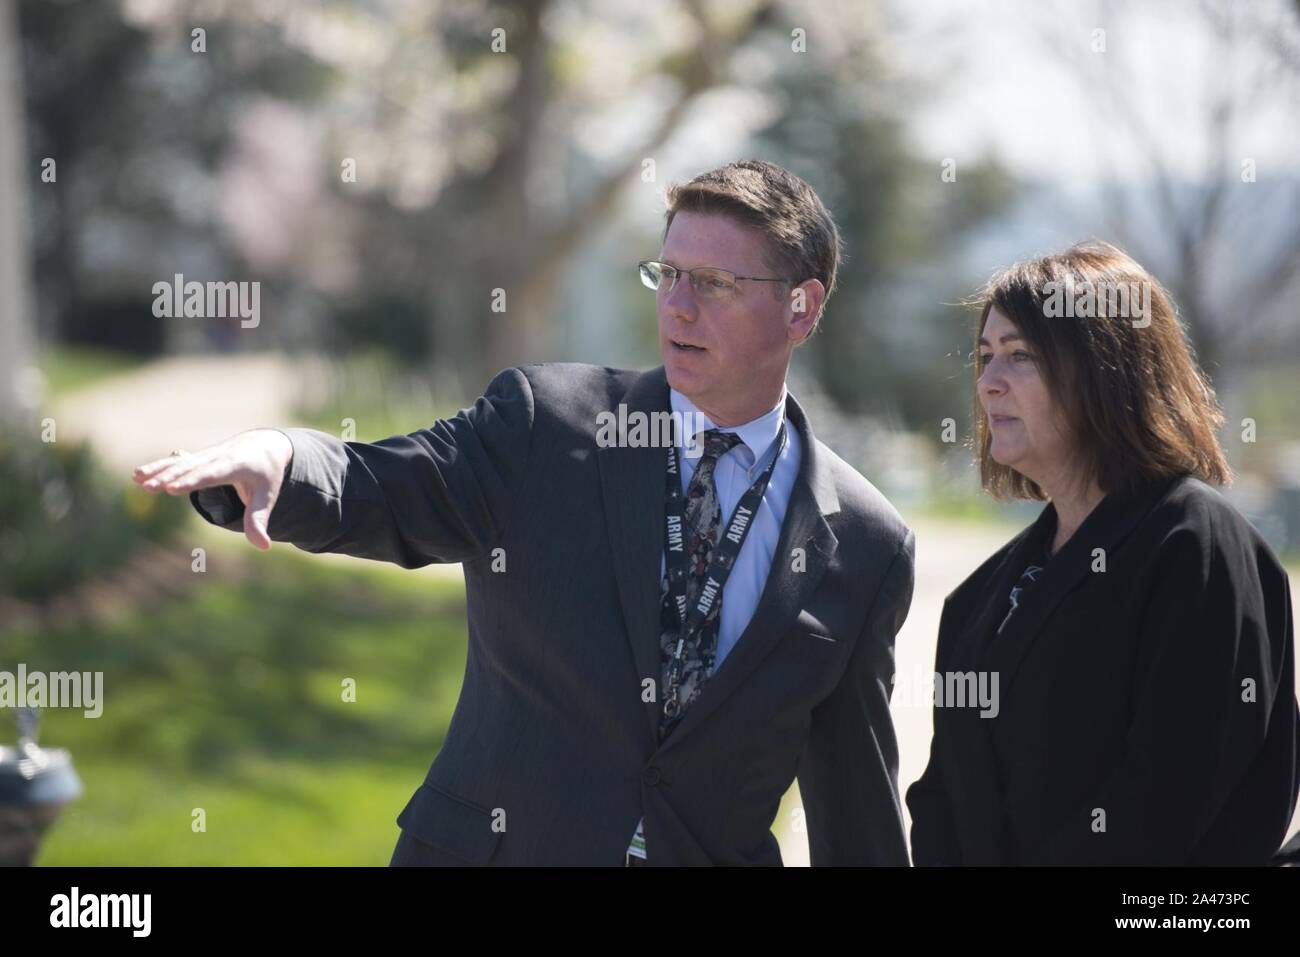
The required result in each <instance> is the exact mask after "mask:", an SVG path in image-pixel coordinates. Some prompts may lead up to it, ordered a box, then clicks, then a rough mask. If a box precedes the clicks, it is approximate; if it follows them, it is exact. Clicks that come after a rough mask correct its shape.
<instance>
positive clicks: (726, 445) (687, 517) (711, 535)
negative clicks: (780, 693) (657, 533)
mask: <svg viewBox="0 0 1300 957" xmlns="http://www.w3.org/2000/svg"><path fill="white" fill-rule="evenodd" d="M739 443H740V436H738V435H737V434H736V433H734V432H722V431H719V430H718V429H709V430H708V431H707V432H705V433H704V454H703V455H701V456H700V460H699V462H698V463H697V464H696V466H695V474H694V475H692V476H691V484H690V485H689V486H688V487H687V489H686V502H685V505H684V507H683V509H682V519H683V523H684V525H685V529H684V534H685V536H686V569H687V580H686V607H687V608H690V607H691V606H692V605H693V604H694V603H695V598H696V596H697V595H698V594H699V592H700V587H701V586H702V585H703V584H704V578H705V573H706V572H707V571H708V568H709V558H710V557H711V556H712V554H713V549H714V547H715V546H716V545H717V543H718V538H719V536H720V534H721V528H722V506H721V505H719V504H718V489H717V486H716V484H715V483H714V481H713V470H714V469H715V468H716V467H717V464H718V459H720V458H721V457H722V456H724V455H726V454H727V453H728V452H729V451H731V450H732V449H733V448H735V447H736V446H737V445H738V444H739ZM662 589H663V599H662V601H661V603H660V615H659V618H660V626H661V629H662V630H661V632H660V638H659V650H660V658H661V660H662V663H663V685H662V686H661V687H663V688H664V689H667V686H668V669H669V665H670V663H671V662H672V659H673V655H674V653H675V652H676V651H677V642H678V639H679V637H680V632H681V618H680V617H679V616H678V614H677V609H676V607H675V606H674V604H673V601H672V598H671V597H670V596H669V594H668V577H667V575H665V576H664V579H663V582H662ZM721 608H722V597H721V596H719V597H718V600H717V601H715V602H714V603H713V607H711V608H710V609H709V613H708V616H707V617H706V618H705V619H704V621H703V623H702V624H701V625H700V628H699V629H698V630H697V631H696V633H695V637H694V638H693V639H692V640H690V641H687V642H686V646H685V647H684V648H683V649H682V661H683V665H684V667H683V669H682V680H681V685H680V686H679V689H678V692H677V697H678V702H679V708H678V711H677V714H676V715H675V716H674V717H672V718H669V717H668V716H667V715H665V714H661V716H660V725H659V737H660V739H661V740H662V739H663V738H666V737H667V736H668V733H669V732H670V731H671V730H672V729H673V728H675V727H676V726H677V722H678V721H680V720H681V718H682V715H683V714H685V713H686V709H687V708H688V707H689V706H690V704H691V702H692V701H694V700H695V698H696V696H697V695H698V694H699V693H700V689H701V688H702V687H703V686H704V682H705V680H706V679H708V677H709V676H710V675H711V674H712V673H713V661H714V658H715V656H716V655H717V651H718V613H719V611H720V610H721Z"/></svg>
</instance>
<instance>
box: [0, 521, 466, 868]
mask: <svg viewBox="0 0 1300 957" xmlns="http://www.w3.org/2000/svg"><path fill="white" fill-rule="evenodd" d="M196 534H197V533H196ZM218 534H222V535H224V533H212V536H210V537H213V539H214V540H213V541H212V542H211V543H210V544H209V542H208V541H207V539H206V538H205V539H203V542H204V544H205V545H208V547H209V554H208V564H209V568H210V569H213V570H216V569H218V568H219V567H220V566H221V565H222V563H226V562H231V561H240V562H244V563H247V566H248V567H250V568H251V569H253V573H252V574H251V575H248V576H246V577H244V578H242V579H241V578H240V577H239V576H226V575H218V574H213V575H212V578H211V581H210V582H205V583H204V584H202V585H199V586H198V587H196V588H194V589H193V590H192V591H191V592H190V593H189V594H188V595H187V596H186V597H184V598H182V599H178V600H174V601H171V602H168V603H165V604H162V605H159V606H157V607H150V608H145V609H141V610H139V611H136V612H131V613H129V614H128V615H127V616H125V617H123V618H122V619H120V620H118V621H116V622H114V623H112V624H103V625H98V626H96V627H93V628H90V629H81V630H69V631H67V632H63V633H54V634H47V635H44V636H37V635H33V634H15V633H13V632H10V633H7V634H2V635H0V647H3V648H4V655H3V658H4V660H5V664H4V665H3V667H5V668H10V669H12V668H13V667H15V666H16V663H17V662H19V661H21V662H25V663H26V665H27V668H28V670H29V671H33V670H42V671H57V670H79V671H103V672H104V688H103V714H102V715H101V716H100V717H99V718H95V719H89V718H86V717H84V716H83V715H82V712H80V711H72V710H67V709H62V710H54V709H51V710H47V711H45V712H44V717H43V723H42V726H41V742H42V743H43V744H46V745H48V746H51V747H66V748H69V749H70V750H71V752H72V755H73V760H74V762H75V765H76V768H77V770H78V773H79V774H80V776H81V779H82V783H83V785H84V786H85V793H84V794H83V796H82V797H81V798H80V799H79V800H78V801H77V802H75V803H74V804H73V805H71V806H70V807H69V808H68V809H67V810H66V811H65V812H64V816H63V817H62V818H61V819H60V820H59V822H58V823H57V824H56V825H55V827H54V828H53V830H52V831H51V832H50V834H49V836H48V838H47V840H46V842H45V844H44V846H43V848H42V852H41V855H40V857H39V859H38V863H40V864H48V865H83V864H91V865H99V864H125V865H179V864H211V865H226V864H311V865H320V864H362V865H367V864H371V865H384V864H387V863H388V859H389V856H390V854H391V852H392V847H393V843H394V842H395V841H396V839H397V833H398V831H397V826H396V823H395V820H394V819H395V818H396V816H397V814H398V813H399V812H400V811H401V809H402V808H403V806H404V805H405V804H406V801H407V800H408V799H409V798H410V796H411V794H412V792H413V791H414V790H415V789H416V787H418V786H419V784H420V783H421V781H422V780H423V776H424V773H425V771H426V770H427V768H428V765H429V763H430V762H431V761H432V759H433V757H434V755H435V754H436V753H437V749H438V747H439V746H440V744H441V741H442V738H443V735H444V733H445V730H446V727H447V724H448V722H449V720H450V718H451V713H452V710H453V709H454V707H455V703H456V699H457V696H458V694H459V691H460V685H461V680H462V677H463V674H464V667H465V644H466V629H465V621H464V589H463V586H462V585H461V584H460V582H459V580H458V579H448V580H442V579H438V578H433V577H430V576H426V575H420V574H415V573H411V572H404V571H403V570H401V569H398V568H395V567H391V566H383V565H380V564H377V563H375V564H372V563H355V567H354V566H353V564H352V563H348V564H343V565H341V564H337V563H334V562H329V561H326V560H322V559H319V558H314V557H313V556H309V555H306V554H303V553H301V552H298V551H297V550H296V549H293V548H292V547H290V546H283V545H280V546H277V547H276V548H275V550H273V551H272V552H271V553H269V554H258V553H255V552H252V551H251V550H247V552H245V551H243V550H242V546H237V545H235V544H234V543H236V542H237V541H238V540H237V539H236V538H235V537H234V536H226V537H227V538H228V539H229V541H228V542H225V541H221V542H219V541H217V540H215V536H216V535H218ZM183 547H184V548H185V549H186V550H187V551H188V549H189V548H190V547H191V546H190V544H189V543H188V542H186V544H184V546H183ZM349 678H350V679H353V680H354V681H355V686H356V701H355V702H347V701H344V700H342V688H343V684H342V683H343V681H344V679H349ZM8 736H9V734H8V733H6V737H8ZM196 808H202V809H203V811H204V813H205V815H206V831H202V832H196V831H195V830H194V829H193V828H192V823H191V822H192V820H193V818H192V814H193V812H194V809H196Z"/></svg>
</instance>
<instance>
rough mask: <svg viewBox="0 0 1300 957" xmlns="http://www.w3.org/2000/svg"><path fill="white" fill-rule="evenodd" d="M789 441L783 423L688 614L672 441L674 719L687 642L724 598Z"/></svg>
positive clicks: (669, 543) (667, 511)
mask: <svg viewBox="0 0 1300 957" xmlns="http://www.w3.org/2000/svg"><path fill="white" fill-rule="evenodd" d="M785 441H786V434H785V423H784V422H782V423H781V434H780V438H779V441H778V444H777V448H776V454H775V455H773V456H772V461H770V462H769V463H768V464H767V468H765V469H763V474H762V475H760V476H759V477H758V478H757V479H755V481H754V484H753V485H751V486H750V487H749V490H748V491H747V492H745V494H744V495H743V496H741V499H740V501H739V502H738V503H737V505H736V510H735V511H734V512H733V513H732V514H731V519H730V520H729V521H728V522H727V524H726V525H725V526H723V528H724V531H723V533H722V537H721V539H720V540H719V541H718V544H717V546H716V547H714V549H713V553H712V555H711V556H710V558H709V567H708V570H707V571H706V572H705V574H704V584H703V585H702V586H700V592H699V595H698V596H696V601H695V604H694V605H693V606H692V607H691V609H690V613H689V614H687V613H686V584H687V568H686V544H685V528H686V522H685V517H684V515H683V502H682V498H683V495H682V480H681V478H680V477H679V476H678V464H679V459H678V453H677V449H676V448H675V447H673V446H670V447H669V449H668V472H667V482H666V488H665V493H664V556H665V560H666V562H667V565H668V595H669V598H670V599H671V600H672V604H673V607H674V608H675V609H676V610H677V619H678V621H679V622H680V623H681V631H680V632H679V633H678V634H679V637H678V639H677V648H676V650H675V651H674V652H673V660H672V663H671V665H670V666H669V672H668V687H667V689H666V690H665V692H664V714H665V715H667V717H669V718H670V719H671V718H674V717H676V716H677V711H678V708H679V707H680V705H679V702H678V700H677V692H678V688H679V687H680V685H681V680H682V670H683V668H684V667H685V663H684V662H683V660H682V652H683V649H685V647H686V641H687V639H688V638H692V637H693V636H694V635H695V633H696V632H698V631H699V630H700V628H701V626H702V625H703V624H704V622H705V621H706V620H707V619H708V616H709V611H710V609H712V608H713V606H714V604H715V603H716V602H718V601H720V600H721V598H722V586H723V585H725V584H726V583H727V578H728V577H729V576H730V575H731V569H732V568H733V567H734V566H735V564H736V556H738V555H739V554H740V548H741V546H742V545H744V544H745V536H747V535H748V534H749V528H750V525H752V524H753V519H754V515H755V514H756V513H757V512H758V506H759V504H760V503H761V502H762V501H763V493H764V492H766V491H767V483H768V481H769V480H770V479H771V478H772V472H773V470H774V469H775V468H776V463H777V461H778V460H779V459H780V458H781V453H782V452H783V451H785Z"/></svg>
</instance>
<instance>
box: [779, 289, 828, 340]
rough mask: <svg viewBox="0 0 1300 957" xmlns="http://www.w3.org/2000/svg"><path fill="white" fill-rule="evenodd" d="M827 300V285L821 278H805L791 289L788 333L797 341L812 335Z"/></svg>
mask: <svg viewBox="0 0 1300 957" xmlns="http://www.w3.org/2000/svg"><path fill="white" fill-rule="evenodd" d="M825 302H826V287H825V286H823V285H822V283H821V280H820V279H805V280H804V281H803V282H801V283H799V284H798V285H797V286H795V287H793V288H792V289H791V290H790V302H789V304H788V305H787V308H788V310H789V312H788V313H787V315H788V320H787V321H788V335H789V337H790V338H791V339H792V340H794V341H795V342H796V343H799V342H803V341H804V340H806V339H807V338H808V337H809V336H811V335H812V333H813V330H814V329H816V328H817V322H818V320H819V319H820V318H821V312H822V305H823V304H824V303H825Z"/></svg>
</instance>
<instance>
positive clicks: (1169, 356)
mask: <svg viewBox="0 0 1300 957" xmlns="http://www.w3.org/2000/svg"><path fill="white" fill-rule="evenodd" d="M975 301H976V302H977V303H979V304H981V307H982V308H981V309H980V314H979V321H978V323H977V324H976V326H975V335H974V339H975V349H976V355H977V356H978V354H979V351H980V346H979V338H980V336H981V335H982V334H983V330H984V325H985V322H986V320H987V319H988V314H989V311H990V310H991V309H992V308H994V307H996V308H997V310H998V311H999V312H1000V313H1002V315H1004V316H1005V317H1006V318H1007V319H1008V320H1010V321H1011V322H1012V323H1013V324H1014V325H1015V326H1016V329H1017V331H1018V332H1019V333H1020V335H1021V336H1023V337H1024V339H1025V341H1026V342H1027V343H1028V344H1029V346H1030V348H1031V349H1032V350H1033V352H1034V354H1035V355H1036V356H1037V357H1038V361H1039V369H1040V371H1041V373H1042V375H1043V378H1044V381H1045V383H1046V385H1047V389H1048V393H1049V394H1050V395H1051V396H1052V399H1053V400H1054V401H1055V402H1056V404H1057V406H1058V408H1059V409H1060V410H1061V411H1062V413H1063V415H1064V419H1065V421H1066V422H1067V423H1068V424H1069V427H1070V431H1071V435H1072V437H1073V441H1074V443H1075V448H1076V450H1077V452H1078V454H1079V457H1080V460H1081V462H1082V463H1084V467H1085V468H1087V469H1088V470H1090V471H1091V477H1092V478H1093V479H1094V480H1095V481H1096V482H1097V484H1098V486H1099V487H1100V488H1101V490H1102V491H1103V492H1105V493H1110V492H1121V493H1133V492H1136V491H1137V490H1138V489H1139V488H1140V487H1141V486H1143V485H1145V484H1147V483H1149V482H1153V481H1158V480H1161V479H1165V478H1172V477H1174V476H1176V475H1183V474H1191V475H1194V476H1196V477H1197V478H1199V479H1201V480H1203V481H1205V482H1209V483H1211V484H1214V485H1226V484H1228V483H1229V482H1231V481H1232V471H1231V469H1230V468H1229V467H1228V463H1227V460H1226V459H1225V458H1224V455H1223V450H1222V449H1221V448H1220V447H1219V442H1218V439H1217V438H1216V436H1215V433H1216V431H1217V430H1218V428H1219V427H1220V426H1221V425H1222V424H1223V413H1222V411H1221V409H1220V408H1219V405H1218V401H1217V400H1216V398H1215V395H1214V389H1213V387H1212V386H1211V385H1210V383H1209V381H1208V379H1207V378H1206V377H1205V375H1204V374H1203V373H1202V372H1201V371H1200V369H1199V368H1198V366H1197V364H1196V359H1195V356H1194V353H1193V350H1192V347H1191V344H1190V343H1189V342H1188V339H1187V334H1186V332H1185V331H1184V329H1183V326H1182V324H1181V323H1180V322H1179V319H1178V314H1177V311H1176V309H1175V308H1174V303H1173V300H1172V299H1171V298H1170V296H1169V294H1168V293H1167V292H1166V291H1165V289H1164V287H1163V286H1161V285H1160V283H1159V282H1157V281H1156V279H1155V277H1153V276H1152V275H1151V274H1150V273H1148V272H1147V271H1146V270H1145V269H1143V268H1142V267H1141V266H1140V265H1138V264H1137V263H1136V262H1135V261H1134V260H1133V259H1132V258H1130V257H1129V256H1128V255H1127V254H1126V253H1124V252H1123V251H1122V250H1120V249H1118V248H1116V247H1115V246H1112V245H1110V244H1109V243H1105V242H1099V241H1092V242H1087V243H1080V244H1078V245H1076V246H1072V247H1070V248H1069V249H1067V250H1065V251H1064V252H1062V253H1057V254H1055V255H1051V256H1042V257H1040V258H1037V259H1031V260H1026V261H1024V262H1020V263H1016V264H1015V265H1013V266H1010V267H1008V268H1006V269H1004V270H1002V271H1001V272H999V273H997V274H996V275H994V276H993V278H992V279H990V280H989V282H988V284H987V285H986V286H985V287H984V289H983V291H982V292H981V293H980V294H979V296H978V297H977V298H976V300H975ZM980 372H981V370H980V368H979V363H978V362H977V363H976V369H975V377H976V380H977V381H978V378H979V375H980ZM973 421H974V423H975V431H974V438H973V444H974V451H975V454H976V457H977V458H978V460H979V467H980V481H981V483H982V484H983V486H984V488H985V490H986V491H988V492H990V493H991V494H992V495H993V496H994V497H996V498H999V499H1008V498H1028V499H1039V500H1042V499H1045V498H1046V495H1045V493H1044V492H1043V490H1042V489H1041V488H1040V487H1039V486H1038V484H1037V483H1035V482H1033V481H1032V480H1030V479H1029V478H1027V477H1026V476H1024V475H1022V474H1021V473H1019V472H1017V471H1016V470H1015V469H1012V468H1010V467H1009V466H1006V465H1001V464H999V463H998V462H996V461H994V459H993V457H992V456H991V455H990V454H989V443H990V434H989V426H988V419H987V417H986V416H985V415H984V410H983V408H982V407H981V405H980V402H979V395H978V388H976V393H975V395H974V417H973Z"/></svg>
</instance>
